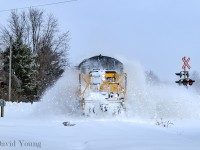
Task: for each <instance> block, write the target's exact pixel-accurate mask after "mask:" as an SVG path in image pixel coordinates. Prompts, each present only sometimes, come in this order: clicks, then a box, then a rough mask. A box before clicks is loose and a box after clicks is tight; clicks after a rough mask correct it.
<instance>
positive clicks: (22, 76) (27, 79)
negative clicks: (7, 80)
mask: <svg viewBox="0 0 200 150" xmlns="http://www.w3.org/2000/svg"><path fill="white" fill-rule="evenodd" d="M9 55H10V48H9V47H8V48H6V50H5V51H4V52H3V57H4V69H5V71H8V70H9ZM12 73H13V74H15V76H16V77H17V78H18V79H19V80H20V81H21V85H20V87H17V88H16V89H14V90H16V92H17V95H18V97H20V100H23V101H24V100H33V99H34V97H35V96H36V93H37V92H36V89H37V88H36V70H35V65H34V58H33V55H32V52H31V49H30V48H29V47H28V46H27V45H25V44H23V43H22V41H21V40H16V41H15V42H13V44H12Z"/></svg>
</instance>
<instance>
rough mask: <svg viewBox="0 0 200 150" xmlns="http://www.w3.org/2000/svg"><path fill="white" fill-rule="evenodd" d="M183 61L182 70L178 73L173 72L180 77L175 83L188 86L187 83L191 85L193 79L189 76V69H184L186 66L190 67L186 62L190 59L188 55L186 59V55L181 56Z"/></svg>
mask: <svg viewBox="0 0 200 150" xmlns="http://www.w3.org/2000/svg"><path fill="white" fill-rule="evenodd" d="M182 61H183V63H184V64H183V66H182V69H183V71H181V72H180V73H175V74H176V75H177V76H179V77H180V80H179V81H175V82H176V83H178V84H179V85H184V86H188V85H190V86H191V85H192V84H193V83H194V82H195V81H194V80H192V79H190V78H189V71H187V70H186V67H187V68H188V69H190V68H191V67H190V65H189V64H188V62H189V61H190V57H188V59H186V57H185V56H184V57H183V58H182Z"/></svg>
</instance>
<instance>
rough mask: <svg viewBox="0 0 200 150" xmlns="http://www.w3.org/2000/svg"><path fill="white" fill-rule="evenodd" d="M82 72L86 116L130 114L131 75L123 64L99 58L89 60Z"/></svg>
mask: <svg viewBox="0 0 200 150" xmlns="http://www.w3.org/2000/svg"><path fill="white" fill-rule="evenodd" d="M78 68H79V70H80V74H79V84H80V97H81V105H82V110H83V114H84V115H91V114H100V113H102V112H103V113H110V114H112V115H117V114H121V113H122V112H125V111H126V85H127V75H126V73H124V68H123V64H122V63H121V62H120V61H119V60H117V59H115V58H112V57H108V56H102V55H99V56H94V57H91V58H89V59H85V60H84V61H82V62H81V63H80V64H79V66H78Z"/></svg>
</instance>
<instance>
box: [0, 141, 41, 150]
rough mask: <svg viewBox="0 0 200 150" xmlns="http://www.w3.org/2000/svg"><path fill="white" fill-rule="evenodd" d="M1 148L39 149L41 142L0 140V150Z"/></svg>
mask: <svg viewBox="0 0 200 150" xmlns="http://www.w3.org/2000/svg"><path fill="white" fill-rule="evenodd" d="M1 147H24V148H33V147H34V148H41V147H42V143H41V142H35V141H34V142H33V141H25V140H12V141H3V140H0V149H1Z"/></svg>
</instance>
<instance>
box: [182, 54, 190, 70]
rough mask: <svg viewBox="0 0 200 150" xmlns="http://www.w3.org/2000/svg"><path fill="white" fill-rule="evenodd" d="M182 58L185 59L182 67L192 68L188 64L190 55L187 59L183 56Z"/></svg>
mask: <svg viewBox="0 0 200 150" xmlns="http://www.w3.org/2000/svg"><path fill="white" fill-rule="evenodd" d="M182 60H183V63H184V64H183V67H182V68H183V69H185V68H186V67H187V68H188V69H190V68H191V67H190V65H189V64H188V62H189V61H190V57H188V59H186V57H183V58H182Z"/></svg>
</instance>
